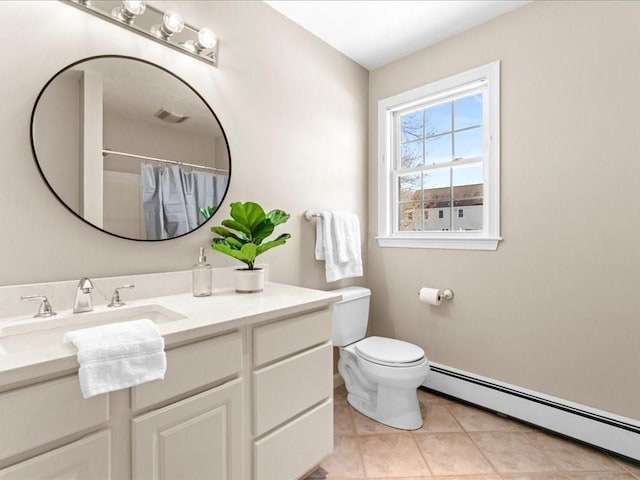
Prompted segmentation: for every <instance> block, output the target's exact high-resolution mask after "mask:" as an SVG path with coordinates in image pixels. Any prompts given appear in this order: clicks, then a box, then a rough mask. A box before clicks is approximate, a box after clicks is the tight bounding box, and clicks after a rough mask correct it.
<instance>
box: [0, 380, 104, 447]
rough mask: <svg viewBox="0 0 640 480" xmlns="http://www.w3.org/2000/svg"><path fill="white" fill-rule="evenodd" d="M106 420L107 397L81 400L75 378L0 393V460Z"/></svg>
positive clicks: (99, 396) (98, 396)
mask: <svg viewBox="0 0 640 480" xmlns="http://www.w3.org/2000/svg"><path fill="white" fill-rule="evenodd" d="M108 420H109V396H108V395H96V396H95V397H91V398H89V399H87V400H85V399H84V398H82V394H81V393H80V383H79V381H78V377H77V376H75V375H74V376H72V377H65V378H62V379H60V380H54V381H51V382H45V383H41V384H38V385H35V386H33V387H25V388H20V389H17V390H13V391H10V392H7V393H3V394H0V459H5V458H8V457H11V456H12V455H16V454H19V453H22V452H26V451H28V450H30V449H32V448H35V447H38V446H40V445H44V444H46V443H49V442H52V441H55V440H58V439H60V438H63V437H65V436H67V435H71V434H73V433H76V432H80V431H82V430H85V429H88V428H91V427H94V426H96V425H100V424H101V423H105V422H107V421H108Z"/></svg>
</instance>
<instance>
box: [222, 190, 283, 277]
mask: <svg viewBox="0 0 640 480" xmlns="http://www.w3.org/2000/svg"><path fill="white" fill-rule="evenodd" d="M290 217H291V215H289V214H288V213H286V212H284V211H282V210H271V211H270V212H269V213H265V212H264V209H263V208H262V207H261V206H260V205H258V204H257V203H254V202H245V203H242V202H234V203H232V204H231V218H230V219H227V220H223V221H222V225H218V226H215V227H211V231H212V232H213V233H215V234H216V235H219V237H217V238H214V239H213V240H212V241H211V242H212V243H211V248H212V249H213V250H217V251H218V252H221V253H224V254H225V255H229V256H230V257H233V258H235V259H237V260H240V261H241V262H244V263H246V264H247V266H248V269H249V270H254V263H255V260H256V257H258V255H261V254H263V253H264V252H266V251H267V250H271V249H272V248H274V247H279V246H280V245H284V244H285V243H286V241H287V240H289V239H290V238H291V235H290V234H288V233H282V234H280V235H279V236H278V237H277V238H276V239H275V240H271V241H268V242H266V241H265V240H266V239H267V238H268V237H269V236H270V235H271V234H272V233H273V231H274V229H275V227H276V226H277V225H280V224H281V223H285V222H286V221H287V220H289V218H290Z"/></svg>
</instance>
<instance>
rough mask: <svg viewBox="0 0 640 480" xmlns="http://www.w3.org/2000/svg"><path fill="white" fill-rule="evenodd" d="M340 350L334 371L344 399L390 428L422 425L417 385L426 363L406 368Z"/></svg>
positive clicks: (422, 375)
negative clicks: (375, 363) (343, 385)
mask: <svg viewBox="0 0 640 480" xmlns="http://www.w3.org/2000/svg"><path fill="white" fill-rule="evenodd" d="M350 350H352V348H350V347H346V348H341V349H340V360H339V361H338V371H339V372H340V375H341V376H342V378H343V379H344V382H345V388H346V390H347V401H348V402H349V404H350V405H351V406H352V407H353V408H355V409H356V410H357V411H358V412H360V413H362V414H363V415H365V416H367V417H369V418H371V419H373V420H375V421H377V422H380V423H382V424H384V425H388V426H390V427H394V428H399V429H402V430H417V429H419V428H421V427H422V415H421V413H420V404H419V403H418V392H417V388H418V386H419V385H420V384H422V382H423V381H424V379H425V377H426V374H427V372H428V370H429V366H428V363H427V362H426V360H425V363H424V364H422V365H417V366H412V367H408V368H398V369H396V368H394V367H384V366H380V365H374V364H371V363H370V362H367V361H366V360H363V359H361V358H358V357H357V355H355V354H354V353H353V352H352V351H350Z"/></svg>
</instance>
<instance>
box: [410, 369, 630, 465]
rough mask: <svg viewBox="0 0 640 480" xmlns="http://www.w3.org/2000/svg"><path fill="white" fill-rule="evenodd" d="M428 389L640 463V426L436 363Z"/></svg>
mask: <svg viewBox="0 0 640 480" xmlns="http://www.w3.org/2000/svg"><path fill="white" fill-rule="evenodd" d="M430 365H431V371H430V372H429V375H427V379H426V380H425V382H424V383H423V384H422V385H423V386H424V387H426V388H428V389H430V390H434V391H436V392H440V393H443V394H446V395H450V396H452V397H455V398H459V399H461V400H464V401H467V402H469V403H473V404H475V405H479V406H481V407H484V408H487V409H489V410H493V411H496V412H499V413H502V414H505V415H508V416H510V417H513V418H515V419H518V420H522V421H524V422H527V423H531V424H534V425H538V426H540V427H543V428H545V429H548V430H551V431H554V432H557V433H559V434H562V435H566V436H568V437H571V438H575V439H577V440H579V441H582V442H585V443H588V444H591V445H594V446H596V447H599V448H603V449H605V450H608V451H610V452H613V453H616V454H618V455H622V456H624V457H627V458H629V459H631V460H635V461H640V421H638V420H634V419H631V418H626V417H622V416H619V415H616V414H613V413H610V412H605V411H602V410H597V409H595V408H591V407H587V406H585V405H580V404H577V403H573V402H569V401H566V400H562V399H559V398H555V397H552V396H549V395H545V394H543V393H539V392H534V391H531V390H527V389H524V388H520V387H518V386H515V385H509V384H506V383H502V382H498V381H496V380H492V379H490V378H485V377H481V376H479V375H475V374H473V373H469V372H465V371H462V370H458V369H455V368H452V367H448V366H446V365H440V364H438V363H431V364H430Z"/></svg>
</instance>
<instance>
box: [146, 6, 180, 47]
mask: <svg viewBox="0 0 640 480" xmlns="http://www.w3.org/2000/svg"><path fill="white" fill-rule="evenodd" d="M183 28H184V20H182V17H181V16H180V14H179V13H176V12H174V11H172V10H167V11H166V12H164V16H163V17H162V25H154V26H153V27H151V34H152V35H155V36H156V37H158V38H161V39H163V40H168V39H169V37H171V35H173V34H174V33H180V32H181V31H182V29H183Z"/></svg>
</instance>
